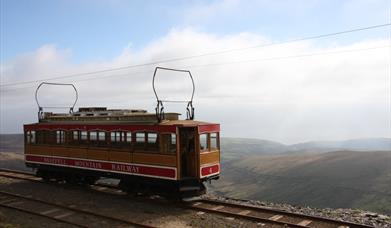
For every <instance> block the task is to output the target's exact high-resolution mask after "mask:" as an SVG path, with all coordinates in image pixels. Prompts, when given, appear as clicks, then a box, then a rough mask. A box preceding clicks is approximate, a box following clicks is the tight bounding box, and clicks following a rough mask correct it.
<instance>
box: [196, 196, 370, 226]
mask: <svg viewBox="0 0 391 228" xmlns="http://www.w3.org/2000/svg"><path fill="white" fill-rule="evenodd" d="M196 202H200V203H205V204H212V205H216V206H217V205H218V206H225V207H231V208H238V209H242V210H248V211H254V212H262V213H270V214H274V215H285V216H287V217H290V218H300V219H308V220H311V221H312V222H311V223H316V222H324V223H329V224H335V225H336V226H335V227H338V226H341V225H342V226H348V227H350V228H354V227H357V228H372V227H373V226H368V225H363V224H358V223H353V222H347V221H340V220H335V219H330V218H325V217H320V216H312V215H305V214H300V213H295V212H288V211H283V210H278V209H274V208H265V207H257V206H250V205H243V204H235V203H228V202H222V201H217V200H210V199H202V200H198V201H196ZM191 207H193V208H194V209H197V210H198V209H200V208H199V207H197V206H191ZM208 211H210V212H214V213H215V212H217V213H225V212H222V211H216V210H213V209H210V210H209V209H208ZM234 214H235V213H234ZM246 216H248V215H245V216H242V215H238V216H237V217H243V218H245V217H246ZM252 217H254V216H249V219H256V218H252ZM282 223H285V222H282ZM287 225H288V226H292V227H309V226H302V225H297V224H287Z"/></svg>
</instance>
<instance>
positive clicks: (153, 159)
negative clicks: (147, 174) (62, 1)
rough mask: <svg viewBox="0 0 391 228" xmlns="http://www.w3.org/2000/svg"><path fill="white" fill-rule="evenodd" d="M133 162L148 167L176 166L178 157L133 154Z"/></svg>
mask: <svg viewBox="0 0 391 228" xmlns="http://www.w3.org/2000/svg"><path fill="white" fill-rule="evenodd" d="M132 156H133V162H134V163H139V164H146V165H161V166H171V167H175V166H176V156H175V154H173V155H163V154H153V153H133V155H132Z"/></svg>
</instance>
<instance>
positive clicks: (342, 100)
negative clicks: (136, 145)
mask: <svg viewBox="0 0 391 228" xmlns="http://www.w3.org/2000/svg"><path fill="white" fill-rule="evenodd" d="M0 6H1V16H0V17H1V22H0V25H1V28H0V38H1V39H0V58H1V59H0V64H1V69H0V73H1V77H0V79H1V85H2V86H1V87H0V88H1V94H0V95H1V97H0V105H1V111H0V115H1V116H0V124H1V125H0V132H1V133H16V132H22V126H23V124H24V123H32V122H35V121H36V120H37V107H36V104H35V100H34V92H35V88H36V87H37V85H38V84H39V83H38V82H35V83H28V84H20V85H7V84H10V83H14V82H24V81H32V80H33V81H34V80H40V79H45V78H51V77H57V76H62V75H70V74H75V73H83V72H91V71H99V70H104V69H108V68H116V67H124V66H130V65H137V64H143V63H149V62H156V61H159V60H165V59H172V58H180V57H185V56H194V55H203V54H205V53H214V52H221V51H225V50H232V49H235V51H230V52H223V53H220V54H214V55H207V56H201V57H193V58H188V59H184V60H180V61H172V62H166V63H160V64H152V65H147V66H142V67H133V68H127V69H122V70H115V71H111V72H103V73H95V74H88V75H82V76H75V77H69V78H66V79H61V80H53V81H52V82H72V83H74V84H75V85H76V87H77V88H78V91H79V101H78V104H77V105H76V106H77V107H79V106H88V105H93V106H108V107H111V108H143V109H147V110H149V111H153V110H154V106H155V104H156V101H155V97H154V94H153V91H152V86H151V81H152V74H153V71H154V67H156V66H163V67H173V68H180V69H188V70H191V72H192V74H193V76H194V79H195V83H196V92H195V97H194V106H195V108H196V111H195V114H196V119H198V120H204V121H209V122H218V123H221V129H222V135H223V136H231V137H251V138H262V139H269V140H276V141H279V142H282V143H297V142H303V141H309V140H343V139H351V138H362V137H391V124H390V116H391V113H390V110H391V107H390V106H391V105H390V93H391V92H390V91H391V88H390V87H391V76H390V75H391V74H390V64H391V48H390V44H391V43H390V34H391V32H390V31H391V30H390V27H389V26H388V27H381V28H376V29H368V30H363V31H358V32H352V33H346V34H341V35H336V36H329V37H325V38H320V39H309V40H304V41H299V42H288V43H283V44H279V45H269V44H271V43H279V42H285V41H289V40H294V39H298V38H303V37H312V36H317V35H322V34H328V33H334V32H339V31H345V30H351V29H355V28H361V27H368V26H372V25H379V24H386V23H390V18H391V16H390V9H391V6H390V1H369V0H368V1H361V0H352V1H329V0H328V1H316V0H314V1H309V0H307V1H304V0H303V1H288V0H287V1H235V0H226V1H122V0H112V1H103V0H94V1H92V0H91V1H90V0H81V1H72V0H64V1H61V0H58V1H39V0H38V1H23V0H20V1H13V0H1V1H0ZM255 46H258V47H256V48H248V47H255ZM239 49H241V50H239ZM159 76H160V77H159V81H158V82H159V94H160V95H161V96H162V98H167V99H168V98H170V99H188V97H189V96H190V94H191V91H189V90H190V89H191V84H190V83H189V81H187V80H185V79H187V78H186V76H185V75H183V74H171V75H170V74H167V73H162V74H160V75H159ZM39 95H40V98H41V100H42V102H43V105H50V106H53V105H58V106H62V105H69V104H70V103H72V99H73V96H74V95H73V94H72V90H71V89H70V88H54V89H53V88H44V89H43V90H42V91H41V92H40V94H39ZM184 110H185V106H184V105H183V106H181V105H171V106H167V108H166V111H173V112H181V113H183V114H185V112H184ZM48 111H49V110H48Z"/></svg>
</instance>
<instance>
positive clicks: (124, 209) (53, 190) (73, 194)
mask: <svg viewBox="0 0 391 228" xmlns="http://www.w3.org/2000/svg"><path fill="white" fill-rule="evenodd" d="M0 190H2V191H8V192H13V193H17V194H23V195H31V196H33V197H38V198H41V199H43V200H48V201H50V202H54V203H58V204H63V205H76V206H77V207H78V208H82V209H87V210H93V211H96V212H99V213H102V214H107V215H114V216H116V217H120V218H125V219H129V220H133V221H135V222H140V223H144V224H148V225H153V226H158V227H170V228H171V227H173V228H175V227H259V226H261V225H262V224H257V223H254V222H249V221H243V220H238V219H233V218H227V217H224V216H217V215H210V214H207V213H202V212H196V211H192V210H184V209H181V208H180V207H178V206H177V205H175V204H174V203H173V204H172V205H170V204H167V203H164V204H163V203H162V204H156V203H151V202H149V203H148V201H147V200H145V199H143V198H137V197H136V198H135V197H131V196H127V195H114V194H105V193H101V192H97V191H93V190H90V189H88V188H87V187H79V186H70V185H59V184H42V183H35V182H29V181H21V180H14V179H9V178H3V177H0ZM0 227H39V228H41V227H55V228H57V227H59V228H62V227H68V226H64V225H63V224H59V223H55V222H53V221H51V220H48V219H45V218H41V217H37V216H33V215H28V214H25V213H22V212H17V211H13V210H10V209H4V208H2V207H0Z"/></svg>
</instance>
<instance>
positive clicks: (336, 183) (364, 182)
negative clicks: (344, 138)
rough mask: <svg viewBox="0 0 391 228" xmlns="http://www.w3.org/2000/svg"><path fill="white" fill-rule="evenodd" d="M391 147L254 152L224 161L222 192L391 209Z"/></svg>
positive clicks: (316, 204) (312, 203)
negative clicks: (277, 153)
mask: <svg viewBox="0 0 391 228" xmlns="http://www.w3.org/2000/svg"><path fill="white" fill-rule="evenodd" d="M389 183H391V151H388V152H384V151H380V152H360V153H357V152H356V151H336V152H330V153H321V154H293V155H287V154H279V155H252V156H247V157H245V158H241V159H240V160H237V161H234V160H231V161H228V162H225V163H223V166H222V178H221V179H220V180H219V181H216V182H215V183H214V184H213V186H212V187H211V189H212V190H213V191H214V192H215V193H218V194H222V195H225V196H230V197H235V198H249V199H258V200H267V201H272V202H282V203H283V202H284V203H290V204H297V205H302V206H305V205H308V206H314V207H335V208H337V207H352V208H362V209H368V210H372V211H378V212H382V213H388V214H390V213H391V188H390V186H389Z"/></svg>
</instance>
